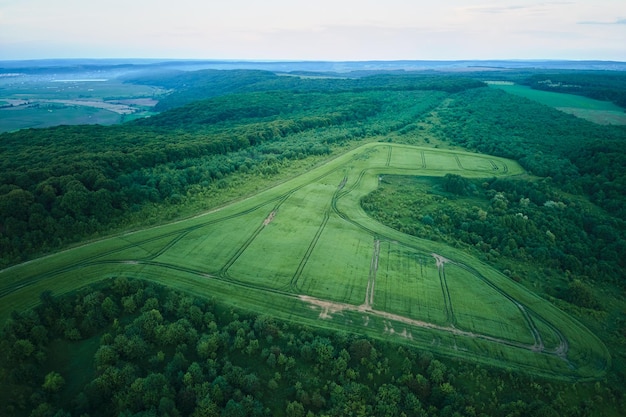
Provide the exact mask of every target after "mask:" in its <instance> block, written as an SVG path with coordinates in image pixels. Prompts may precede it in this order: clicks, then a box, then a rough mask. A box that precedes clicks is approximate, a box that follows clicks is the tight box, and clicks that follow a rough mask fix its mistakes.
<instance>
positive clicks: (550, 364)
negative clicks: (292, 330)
mask: <svg viewBox="0 0 626 417" xmlns="http://www.w3.org/2000/svg"><path fill="white" fill-rule="evenodd" d="M496 168H497V169H496ZM505 168H506V169H505ZM451 171H452V172H459V173H461V174H463V175H467V176H474V177H476V176H481V175H482V176H490V177H491V176H497V175H514V174H517V173H521V172H522V170H521V168H520V167H519V166H518V165H517V164H515V163H514V162H511V161H505V160H503V159H500V158H495V157H487V156H482V155H474V154H469V153H462V152H453V151H438V150H435V149H432V148H416V147H409V146H399V145H391V144H369V145H365V146H363V147H361V148H359V149H356V150H354V151H352V152H350V153H348V154H346V155H344V156H342V157H339V158H337V159H335V160H332V161H330V162H328V163H327V164H326V165H324V166H322V167H319V168H317V169H316V170H313V171H311V172H309V173H308V174H306V175H303V176H300V177H296V178H294V179H292V180H291V181H288V182H285V183H282V184H280V185H278V186H276V187H274V188H272V189H269V190H266V191H264V192H261V193H259V194H258V195H256V196H254V197H251V198H248V199H245V200H242V201H239V202H236V203H233V204H231V205H228V206H225V207H223V208H221V209H219V210H215V211H213V212H210V213H206V214H204V215H201V216H197V217H194V218H191V219H188V220H184V221H179V222H176V223H172V224H169V225H165V226H161V227H154V228H150V229H146V230H143V231H139V232H134V233H128V234H124V235H121V236H117V237H113V238H110V239H106V240H102V241H98V242H94V243H91V244H85V245H83V246H81V247H78V248H75V249H72V250H68V251H64V252H60V253H58V254H56V255H52V256H49V257H46V258H42V259H39V260H35V261H32V262H29V263H26V264H23V265H19V266H16V267H13V268H10V269H8V270H4V271H0V300H2V302H1V303H0V318H2V319H4V318H7V317H8V316H9V315H10V312H11V310H12V309H13V308H16V306H31V305H33V304H35V303H36V302H37V300H38V297H39V294H40V293H41V291H43V290H44V289H52V290H53V291H54V292H55V293H57V292H66V291H71V290H72V289H73V288H78V287H80V286H82V285H86V284H88V283H91V282H94V281H97V280H99V279H104V278H108V277H111V276H124V275H126V276H129V277H130V276H132V277H139V278H144V279H150V280H155V281H159V282H163V283H167V285H171V286H174V287H176V288H181V289H183V290H185V291H193V292H194V293H196V294H206V295H207V296H215V295H216V294H217V295H219V297H220V299H222V300H223V301H224V302H228V303H231V304H233V305H244V306H246V308H252V309H255V310H256V311H258V312H260V313H266V314H281V315H283V316H286V317H288V318H289V319H294V320H303V321H306V322H307V323H311V324H312V325H316V326H323V327H327V328H333V329H341V330H345V331H350V332H357V333H367V334H370V335H372V336H375V337H381V338H393V337H401V338H402V339H398V340H401V341H402V343H411V344H413V345H416V346H421V347H422V348H426V349H431V348H436V349H437V351H438V352H441V353H443V354H448V355H451V356H459V355H460V356H463V357H468V356H470V357H472V358H476V359H477V360H482V361H486V362H489V363H494V364H498V365H501V366H513V367H518V368H519V369H526V370H531V371H532V372H535V373H539V374H544V375H545V374H549V375H551V376H558V377H568V378H582V377H584V378H589V377H594V378H595V377H599V376H601V375H602V374H603V372H604V369H605V368H606V367H607V366H608V364H609V361H610V359H609V357H608V353H607V352H606V348H605V347H604V346H603V345H602V343H601V342H600V341H599V340H598V339H597V338H595V336H593V335H592V334H591V333H589V331H588V330H587V329H585V328H584V327H583V326H582V325H580V324H579V323H577V322H575V321H573V320H572V319H571V318H569V317H568V316H567V315H565V314H564V313H562V312H561V311H559V310H557V309H556V308H555V307H554V306H552V305H550V304H549V303H547V302H546V301H545V300H542V299H540V298H538V297H537V296H535V295H534V294H532V293H530V292H529V291H527V290H525V289H523V288H521V287H519V286H518V285H517V284H516V283H514V282H511V281H510V280H508V279H507V278H506V277H505V276H504V275H502V274H499V273H498V272H497V271H495V270H493V269H491V268H490V267H489V266H488V265H485V264H483V263H481V262H479V261H477V260H475V259H473V258H471V257H469V256H468V255H467V254H465V253H463V252H459V251H457V250H455V249H453V248H450V247H447V246H446V245H444V244H441V243H436V242H430V241H426V240H421V239H419V238H416V237H413V236H409V235H405V234H403V233H401V232H399V231H396V230H393V229H390V228H388V227H386V226H384V225H382V224H381V223H378V222H376V221H375V220H374V219H372V218H370V217H368V216H367V215H366V214H365V212H364V211H363V210H362V208H361V207H360V204H359V201H360V199H361V198H362V197H363V196H364V195H366V194H367V193H369V192H370V191H372V190H374V189H375V188H376V186H377V185H378V182H379V178H380V176H381V175H387V174H396V173H402V174H407V173H409V174H411V173H412V174H416V175H418V174H419V175H426V174H428V175H431V176H442V175H445V174H446V173H448V172H451ZM331 313H332V314H331ZM433 346H435V347H433ZM564 363H566V364H567V366H564Z"/></svg>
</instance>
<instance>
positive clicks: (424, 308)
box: [372, 241, 446, 325]
mask: <svg viewBox="0 0 626 417" xmlns="http://www.w3.org/2000/svg"><path fill="white" fill-rule="evenodd" d="M380 246H381V248H380V254H379V262H378V273H377V274H376V280H375V297H374V303H373V304H372V306H373V307H374V308H375V309H377V310H383V311H389V312H391V313H395V314H399V315H402V316H406V317H410V318H412V319H416V320H425V321H428V322H429V323H434V324H439V325H445V324H446V305H445V303H444V299H443V295H442V291H441V284H440V279H439V271H438V268H437V265H436V262H435V259H434V258H433V257H432V256H431V255H429V254H428V253H421V252H417V251H415V250H411V249H409V248H406V247H404V246H402V245H399V244H398V243H394V242H389V241H384V242H381V243H380Z"/></svg>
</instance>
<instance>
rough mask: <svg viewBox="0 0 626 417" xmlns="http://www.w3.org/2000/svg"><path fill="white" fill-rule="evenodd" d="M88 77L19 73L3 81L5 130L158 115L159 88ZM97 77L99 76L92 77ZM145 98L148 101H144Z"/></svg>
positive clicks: (1, 128)
mask: <svg viewBox="0 0 626 417" xmlns="http://www.w3.org/2000/svg"><path fill="white" fill-rule="evenodd" d="M84 77H85V75H84V74H76V75H74V74H64V75H54V74H50V75H45V76H44V75H38V76H34V75H26V74H22V75H16V76H14V77H4V78H3V79H2V80H0V132H11V131H15V130H19V129H27V128H44V127H50V126H58V125H77V124H102V125H112V124H117V123H120V122H123V121H127V120H131V119H133V118H138V117H145V116H148V115H151V114H153V113H152V111H151V110H152V106H154V104H155V103H156V101H155V102H154V103H150V102H149V101H148V99H149V100H152V99H153V98H154V97H157V96H159V95H160V94H162V92H163V91H162V90H161V89H159V88H156V87H149V86H139V85H134V84H129V83H124V82H122V81H121V80H119V79H114V78H113V79H104V78H102V79H101V78H84ZM91 77H93V75H91ZM138 99H144V101H138Z"/></svg>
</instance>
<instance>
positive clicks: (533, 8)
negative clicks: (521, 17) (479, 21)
mask: <svg viewBox="0 0 626 417" xmlns="http://www.w3.org/2000/svg"><path fill="white" fill-rule="evenodd" d="M571 4H573V3H572V2H569V1H562V2H545V3H534V4H527V5H521V4H513V5H508V6H468V7H464V8H463V9H462V10H464V11H465V12H468V13H476V14H510V13H519V12H522V13H529V14H530V13H545V12H549V11H551V10H553V9H554V8H555V7H561V6H567V5H571Z"/></svg>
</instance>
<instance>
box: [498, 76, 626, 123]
mask: <svg viewBox="0 0 626 417" xmlns="http://www.w3.org/2000/svg"><path fill="white" fill-rule="evenodd" d="M492 86H493V87H494V88H499V89H501V90H504V91H506V92H507V93H511V94H515V95H518V96H522V97H526V98H528V99H530V100H534V101H537V102H539V103H541V104H545V105H546V106H550V107H554V108H556V109H558V110H561V111H563V112H565V113H569V114H573V115H574V116H576V117H580V118H581V119H585V120H589V121H591V122H594V123H598V124H614V125H626V113H625V112H624V109H622V108H621V107H619V106H617V105H615V104H613V103H611V102H609V101H601V100H594V99H592V98H589V97H583V96H579V95H575V94H564V93H556V92H552V91H541V90H534V89H532V88H530V87H527V86H523V85H517V84H514V85H508V84H504V85H503V84H493V85H492Z"/></svg>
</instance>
